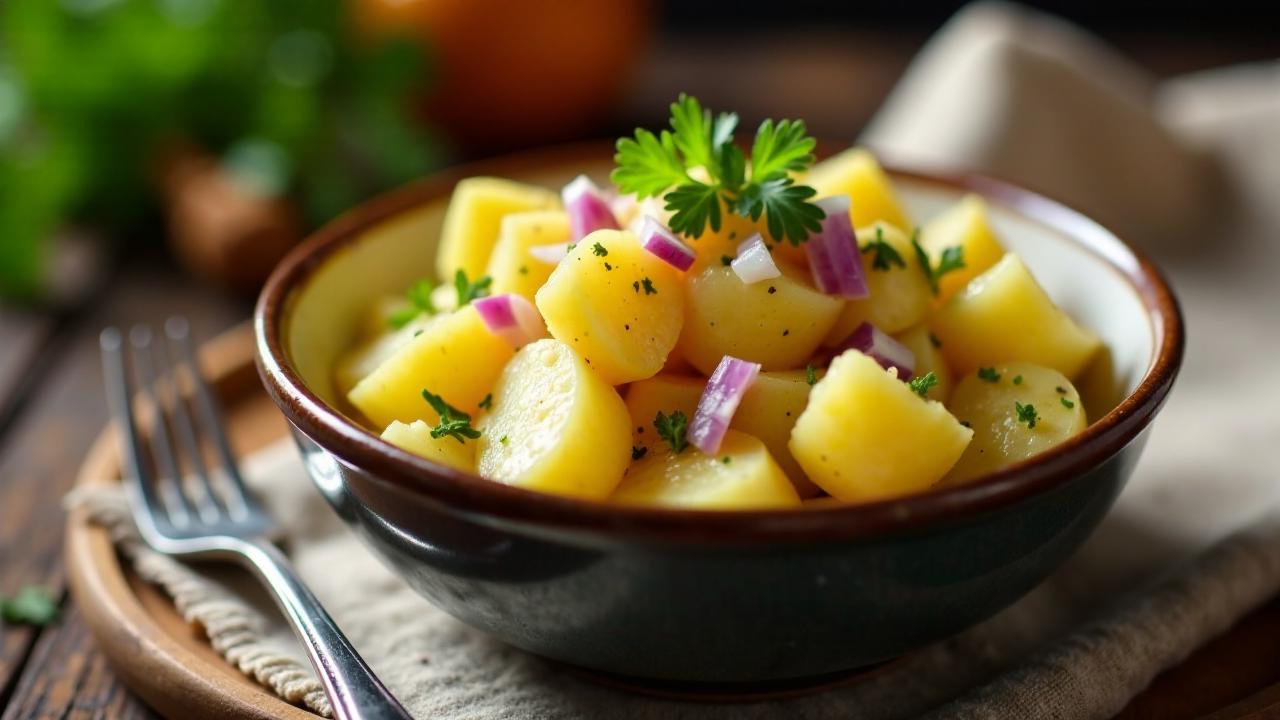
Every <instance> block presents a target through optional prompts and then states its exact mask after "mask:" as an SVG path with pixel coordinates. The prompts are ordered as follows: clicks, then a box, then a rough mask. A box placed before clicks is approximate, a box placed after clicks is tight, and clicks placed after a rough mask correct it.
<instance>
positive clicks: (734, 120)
mask: <svg viewBox="0 0 1280 720" xmlns="http://www.w3.org/2000/svg"><path fill="white" fill-rule="evenodd" d="M737 128H738V116H737V115H736V114H735V113H720V114H719V115H716V116H714V117H713V116H712V113H711V111H710V110H704V109H703V107H702V104H701V103H699V102H698V100H697V98H694V97H690V96H688V95H685V94H683V93H681V95H680V97H679V98H678V99H677V100H676V101H675V102H674V103H672V104H671V129H670V130H662V131H661V132H659V133H658V134H657V135H655V134H653V133H652V132H650V131H648V130H645V129H643V128H637V129H636V131H635V136H634V137H624V138H620V139H619V140H618V143H617V154H616V155H614V162H616V163H617V167H616V168H614V170H613V173H612V175H611V176H610V178H611V179H612V180H613V182H614V184H615V185H617V186H618V189H619V190H621V191H622V192H624V193H635V194H636V196H637V197H639V198H640V199H644V198H647V197H658V196H661V197H662V199H663V201H664V205H665V207H666V209H667V210H669V211H671V212H672V215H671V219H670V222H669V224H670V227H671V229H672V230H674V231H675V232H678V233H682V234H684V235H690V236H692V237H701V236H702V233H703V232H705V231H706V229H707V227H708V226H710V228H711V230H712V231H719V230H720V225H721V219H722V214H723V213H725V212H731V213H735V214H737V215H740V216H742V217H746V218H750V219H751V220H753V221H755V220H759V219H760V217H761V216H762V215H763V216H764V217H765V219H766V222H767V225H768V228H769V234H770V235H772V236H773V238H774V239H775V240H783V239H786V240H789V241H790V242H791V243H792V244H794V245H799V244H800V243H802V242H804V241H805V240H807V239H808V237H809V234H810V233H813V232H817V231H818V230H820V229H821V228H822V225H821V220H822V218H823V217H825V213H823V211H822V208H820V207H818V206H817V205H816V204H814V203H813V202H811V200H812V199H813V197H814V195H816V194H817V192H816V191H815V190H814V189H813V188H811V187H809V186H807V185H797V184H795V178H793V177H792V176H791V174H792V173H797V172H802V171H804V170H805V169H806V168H808V167H809V166H810V165H812V164H813V161H814V155H813V149H814V147H815V146H816V144H817V143H816V141H815V140H814V139H813V138H812V137H809V135H808V133H807V131H806V129H805V124H804V122H803V121H800V120H782V121H779V122H777V123H775V122H773V121H772V120H765V121H764V122H763V123H761V124H760V127H759V128H758V129H757V130H756V136H755V141H754V142H753V143H752V145H751V158H750V160H748V159H747V158H746V156H744V155H743V153H742V150H741V149H740V148H738V146H737V145H735V144H734V142H733V136H734V131H736V130H737ZM693 168H701V169H702V170H703V171H705V177H706V180H705V181H704V180H702V179H700V178H701V177H702V175H701V174H699V177H697V178H695V177H694V174H693V173H692V172H691V170H693ZM748 169H749V170H750V171H749V172H748ZM748 178H750V179H748Z"/></svg>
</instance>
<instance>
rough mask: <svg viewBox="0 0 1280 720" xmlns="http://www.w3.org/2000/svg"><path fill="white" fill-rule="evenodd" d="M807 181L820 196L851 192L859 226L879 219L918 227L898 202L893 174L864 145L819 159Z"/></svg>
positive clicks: (853, 214)
mask: <svg viewBox="0 0 1280 720" xmlns="http://www.w3.org/2000/svg"><path fill="white" fill-rule="evenodd" d="M804 182H805V183H806V184H808V185H810V186H811V187H813V189H814V190H817V191H818V197H820V198H823V197H829V196H831V195H848V196H849V200H850V203H849V216H850V217H851V218H852V219H853V226H854V227H856V228H858V227H865V226H867V225H870V224H871V223H873V222H875V221H877V220H883V221H885V222H887V223H889V224H890V225H893V226H894V227H896V228H898V229H899V230H902V231H903V232H911V230H912V229H913V228H914V227H915V225H914V224H913V223H912V222H911V218H909V217H908V216H907V212H906V210H904V209H903V207H902V204H901V203H899V202H898V197H897V195H896V194H894V192H893V184H892V183H891V182H890V181H889V176H888V175H886V174H885V172H884V170H882V169H880V163H878V162H876V159H875V156H873V155H872V154H871V153H869V152H867V151H866V150H863V149H862V148H850V149H848V150H845V151H844V152H842V153H840V154H839V155H833V156H831V157H829V158H827V159H826V160H823V161H822V162H820V163H817V164H816V165H814V166H813V168H812V169H811V170H809V173H808V175H806V176H805V179H804Z"/></svg>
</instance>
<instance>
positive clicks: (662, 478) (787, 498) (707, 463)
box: [611, 430, 800, 510]
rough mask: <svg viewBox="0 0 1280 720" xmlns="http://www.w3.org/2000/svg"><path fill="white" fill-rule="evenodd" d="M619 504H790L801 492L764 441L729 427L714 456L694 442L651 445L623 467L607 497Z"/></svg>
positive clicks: (700, 506) (736, 507) (732, 506)
mask: <svg viewBox="0 0 1280 720" xmlns="http://www.w3.org/2000/svg"><path fill="white" fill-rule="evenodd" d="M611 499H612V500H613V502H616V503H619V504H622V505H655V506H662V507H682V508H698V509H702V510H745V509H762V508H789V507H797V506H799V505H800V496H798V495H796V491H795V488H794V487H792V486H791V482H790V481H789V480H787V476H786V474H784V473H783V472H782V468H780V467H778V464H777V463H776V462H774V460H773V457H772V456H770V455H769V450H768V448H766V447H765V445H764V443H762V442H760V441H759V440H757V439H756V438H753V437H751V436H750V435H747V434H746V433H741V432H737V431H735V430H729V431H728V432H726V433H725V436H724V442H723V443H721V445H720V452H719V453H717V454H716V455H715V456H714V457H711V456H707V455H704V454H702V453H701V452H699V451H698V450H697V448H694V447H692V446H690V447H687V448H685V449H684V451H683V452H681V453H680V454H679V455H673V454H672V453H671V452H669V451H655V450H651V451H650V452H649V454H647V455H646V456H645V457H644V458H642V459H641V460H638V461H637V462H635V463H634V464H633V465H632V466H631V469H630V470H628V471H627V477H626V479H624V480H623V481H622V484H621V485H619V486H618V489H617V491H616V492H614V494H613V497H612V498H611Z"/></svg>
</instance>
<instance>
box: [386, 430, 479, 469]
mask: <svg viewBox="0 0 1280 720" xmlns="http://www.w3.org/2000/svg"><path fill="white" fill-rule="evenodd" d="M382 439H383V440H386V441H387V442H389V443H391V444H392V445H395V446H396V447H398V448H400V449H402V450H408V451H409V452H411V453H413V454H415V455H421V456H422V457H424V458H426V459H428V460H431V461H433V462H438V463H440V464H441V465H446V466H448V467H451V468H454V469H455V470H462V471H465V472H475V469H476V444H475V442H474V441H471V440H466V441H465V442H458V441H457V440H455V439H454V438H452V437H440V438H433V437H431V426H430V425H428V424H426V423H425V422H423V421H421V420H414V421H413V422H412V423H409V424H407V425H406V424H405V423H402V422H400V421H399V420H396V421H394V422H392V423H391V424H390V425H388V426H387V429H386V430H383V431H382Z"/></svg>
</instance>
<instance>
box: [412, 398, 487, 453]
mask: <svg viewBox="0 0 1280 720" xmlns="http://www.w3.org/2000/svg"><path fill="white" fill-rule="evenodd" d="M422 398H423V399H424V400H426V401H427V404H428V405H430V406H431V409H432V410H435V411H436V414H437V415H439V416H440V422H439V424H437V425H436V426H435V427H434V428H431V437H433V438H436V439H437V440H438V439H440V438H442V437H446V436H447V437H451V438H453V439H454V440H457V441H458V442H460V443H465V442H466V439H465V438H471V439H472V440H475V439H476V438H478V437H480V431H479V430H477V429H475V428H473V427H471V416H470V415H468V414H467V413H464V412H462V411H461V410H459V409H458V408H456V407H454V406H452V405H450V404H449V403H447V402H445V401H444V398H442V397H440V396H439V395H436V394H434V393H432V392H431V391H430V390H427V389H426V388H423V389H422Z"/></svg>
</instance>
